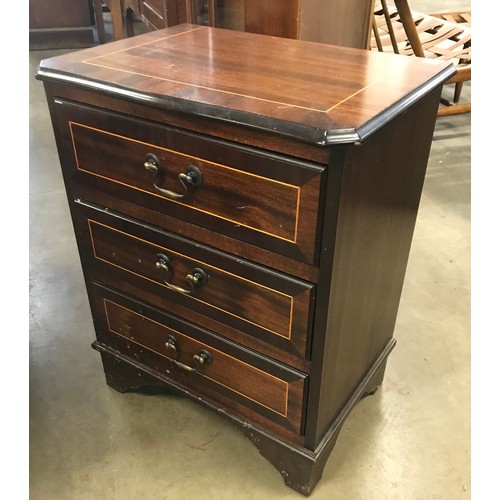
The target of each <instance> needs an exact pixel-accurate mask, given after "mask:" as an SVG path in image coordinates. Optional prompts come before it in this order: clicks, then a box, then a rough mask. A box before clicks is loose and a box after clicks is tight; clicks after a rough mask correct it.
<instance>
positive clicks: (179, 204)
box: [37, 25, 454, 495]
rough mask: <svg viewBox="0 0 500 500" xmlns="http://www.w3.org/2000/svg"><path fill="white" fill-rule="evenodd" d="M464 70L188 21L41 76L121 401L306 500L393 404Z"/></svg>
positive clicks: (102, 347)
mask: <svg viewBox="0 0 500 500" xmlns="http://www.w3.org/2000/svg"><path fill="white" fill-rule="evenodd" d="M453 71H454V70H453V68H452V66H451V65H446V64H441V63H438V64H434V63H430V62H429V61H427V60H412V59H410V58H405V57H398V56H393V55H386V54H380V53H370V52H368V51H360V50H355V49H346V48H340V47H333V46H326V45H320V44H313V43H307V42H300V41H295V40H284V39H280V38H273V37H267V36H263V35H252V34H247V33H240V32H236V31H228V30H221V29H215V28H207V27H200V26H193V25H180V26H175V27H171V28H168V29H166V30H160V31H157V32H153V33H148V34H145V35H141V36H138V37H135V38H131V39H127V40H121V41H118V42H115V43H112V44H108V45H105V46H100V47H94V48H91V49H86V50H82V51H78V52H74V53H71V54H66V55H63V56H59V57H56V58H52V59H48V60H45V61H42V63H41V65H40V68H39V71H38V74H37V77H38V78H39V79H40V80H43V82H44V85H45V90H46V95H47V100H48V105H49V109H50V113H51V118H52V122H53V126H54V132H55V137H56V141H57V146H58V150H59V155H60V161H61V166H62V171H63V176H64V181H65V186H66V190H67V194H68V202H69V207H70V210H71V214H72V219H73V224H74V229H75V235H76V239H77V242H78V248H79V252H80V257H81V263H82V268H83V274H84V279H85V282H86V286H87V289H88V295H89V301H90V306H91V312H92V316H93V319H94V324H95V331H96V340H95V342H94V343H93V347H94V348H95V349H96V350H97V351H98V352H99V353H100V354H101V357H102V362H103V367H104V372H105V375H106V381H107V383H108V384H109V385H110V386H111V387H113V388H115V389H117V390H118V391H121V392H125V391H131V390H142V389H146V388H150V387H151V386H153V387H156V388H157V389H158V388H162V389H164V390H168V391H174V392H176V393H179V394H183V395H185V396H186V397H190V398H193V399H195V400H196V401H198V402H200V404H203V405H205V406H206V407H208V408H210V409H213V410H216V411H218V412H219V413H220V414H222V415H225V416H226V417H227V418H230V419H232V420H233V421H235V422H236V423H238V424H239V425H240V426H241V429H242V431H243V432H244V433H245V435H247V436H248V437H249V438H250V439H251V440H252V442H253V443H254V444H255V445H256V446H257V448H258V449H259V451H260V453H261V454H262V455H263V456H264V457H266V458H267V459H268V460H269V461H270V462H271V463H272V464H273V465H274V466H275V467H276V468H277V469H278V470H279V471H280V472H281V474H282V475H283V477H284V479H285V482H286V484H287V485H289V486H290V487H292V488H294V489H296V490H297V491H299V492H301V493H303V494H305V495H307V494H309V493H310V492H311V491H312V489H313V488H314V486H315V484H316V483H317V481H318V480H319V478H320V477H321V473H322V470H323V467H324V465H325V462H326V460H327V458H328V456H329V455H330V452H331V451H332V449H333V446H334V444H335V440H336V438H337V435H338V433H339V431H340V429H341V427H342V425H343V423H344V421H345V419H346V418H347V415H348V414H349V411H350V410H351V409H352V407H353V406H354V405H355V403H356V402H357V401H358V400H359V399H360V398H361V397H363V396H364V395H366V394H370V393H372V392H374V391H375V390H376V388H377V387H378V386H379V385H380V383H381V382H382V379H383V375H384V370H385V365H386V362H387V358H388V355H389V353H390V351H391V350H392V348H393V347H394V344H395V340H394V338H393V330H394V324H395V320H396V315H397V309H398V303H399V298H400V294H401V289H402V285H403V280H404V273H405V267H406V263H407V258H408V253H409V249H410V244H411V238H412V232H413V228H414V223H415V219H416V214H417V209H418V203H419V198H420V194H421V189H422V184H423V180H424V176H425V169H426V164H427V158H428V154H429V149H430V144H431V140H432V134H433V127H434V122H435V118H436V110H437V106H438V102H439V96H440V91H441V87H442V85H443V83H444V82H445V81H446V80H447V79H448V78H449V77H450V76H451V75H452V74H453Z"/></svg>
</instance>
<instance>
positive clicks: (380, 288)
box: [306, 90, 439, 448]
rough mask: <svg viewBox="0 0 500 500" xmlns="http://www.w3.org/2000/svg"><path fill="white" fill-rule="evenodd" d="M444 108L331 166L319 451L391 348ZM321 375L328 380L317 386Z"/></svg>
mask: <svg viewBox="0 0 500 500" xmlns="http://www.w3.org/2000/svg"><path fill="white" fill-rule="evenodd" d="M438 102H439V90H438V91H434V92H432V93H431V94H429V95H428V96H427V97H426V98H424V99H423V100H422V101H421V102H420V104H419V106H415V107H412V108H410V109H409V110H407V112H406V113H405V114H404V115H402V116H400V117H398V118H397V119H395V120H394V121H393V122H392V123H391V124H389V125H387V126H386V127H384V128H383V129H382V130H380V131H379V132H378V133H377V134H376V136H374V137H372V138H370V139H369V140H368V141H367V142H366V143H365V144H363V145H362V146H361V147H358V148H349V149H345V150H343V151H341V152H339V155H342V156H343V158H342V159H341V158H340V157H337V158H335V157H334V158H333V162H334V163H335V159H337V161H338V162H339V163H340V162H342V165H343V167H342V169H341V171H340V172H337V175H338V177H337V178H335V179H334V181H333V182H332V184H331V185H330V186H329V190H330V191H329V192H327V195H326V196H327V198H328V199H330V200H331V201H332V203H333V204H334V205H335V206H336V208H335V213H336V219H335V220H325V225H324V235H323V244H324V247H327V246H328V247H329V248H331V250H332V253H330V254H329V256H328V257H327V259H325V261H323V262H322V266H323V265H324V266H325V267H324V268H323V267H321V268H320V273H319V276H320V277H319V282H318V297H319V299H318V300H320V301H323V300H324V302H321V303H319V304H318V308H317V311H318V313H317V314H316V316H315V325H314V331H315V332H318V331H328V332H329V333H330V335H329V336H327V337H326V338H325V339H324V343H323V342H322V341H321V340H320V339H318V338H316V339H315V340H317V341H315V343H314V347H313V352H312V358H311V365H312V366H314V367H315V368H316V369H317V371H315V372H314V373H312V374H311V377H312V380H311V388H312V390H311V394H310V397H309V405H310V406H309V409H310V410H309V411H311V412H313V413H314V414H317V417H316V418H313V419H311V420H308V422H309V423H311V427H309V428H308V429H307V433H306V436H307V441H306V443H307V445H308V446H310V447H311V448H315V447H316V446H317V445H318V443H319V441H320V440H321V439H322V438H323V436H324V434H325V432H326V429H328V428H329V427H330V425H331V423H332V421H333V420H334V419H335V418H336V415H337V414H338V412H339V411H341V409H342V408H343V407H344V405H345V404H346V401H347V398H348V397H349V396H350V394H351V393H352V392H353V391H354V389H355V387H357V385H358V384H359V382H360V380H361V379H362V378H363V376H364V374H365V372H366V366H371V365H372V363H373V362H374V360H375V359H377V357H378V356H379V354H380V353H381V352H382V351H383V350H384V348H385V347H386V346H387V344H388V343H389V342H390V340H391V337H392V334H393V331H394V324H395V320H396V316H397V309H398V305H399V298H400V295H401V290H402V287H403V280H404V275H405V270H406V263H407V259H408V254H409V251H410V245H411V239H412V235H413V229H414V225H415V221H416V214H417V209H418V204H419V201H420V194H421V190H422V185H423V182H424V176H425V169H426V166H427V158H428V155H429V149H430V144H431V141H432V134H433V128H432V127H425V126H424V125H423V124H425V123H430V122H432V120H433V118H432V117H433V115H434V114H435V112H436V109H437V106H438ZM330 259H333V260H332V261H330ZM325 289H327V290H328V291H326V290H325ZM347 346H349V347H347ZM347 352H348V355H347ZM322 364H323V367H328V368H327V369H325V368H322ZM316 376H318V377H320V380H321V381H319V380H318V382H317V383H314V381H313V377H314V378H315V377H316Z"/></svg>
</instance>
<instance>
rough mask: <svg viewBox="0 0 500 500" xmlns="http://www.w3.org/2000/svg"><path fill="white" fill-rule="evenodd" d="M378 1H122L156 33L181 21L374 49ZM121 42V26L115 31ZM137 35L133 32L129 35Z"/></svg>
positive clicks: (125, 7)
mask: <svg viewBox="0 0 500 500" xmlns="http://www.w3.org/2000/svg"><path fill="white" fill-rule="evenodd" d="M373 2H374V0H358V1H356V2H352V1H351V0H273V1H272V2H270V1H268V0H135V4H136V5H135V6H134V5H130V0H122V12H123V15H125V13H126V11H127V9H130V10H132V11H134V12H135V13H136V14H138V15H139V16H140V17H141V18H142V20H143V21H144V22H145V23H146V24H147V25H148V26H149V27H150V28H151V29H161V28H165V27H167V26H173V25H175V24H181V23H185V22H188V23H193V24H202V25H207V26H217V27H219V28H228V29H234V30H238V31H247V32H251V33H260V34H263V35H273V36H279V37H284V38H294V39H299V40H308V41H314V42H323V43H330V44H335V45H343V46H347V47H356V48H368V47H369V40H370V32H371V31H370V30H371V16H372V12H373ZM115 33H117V34H118V36H117V37H116V38H117V39H120V38H121V36H120V33H122V32H121V31H120V28H117V29H116V30H115ZM131 34H132V33H131V32H130V31H129V36H130V35H131Z"/></svg>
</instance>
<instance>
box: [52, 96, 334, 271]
mask: <svg viewBox="0 0 500 500" xmlns="http://www.w3.org/2000/svg"><path fill="white" fill-rule="evenodd" d="M55 104H56V109H57V111H58V118H59V123H60V127H61V132H62V134H63V135H64V137H65V138H66V142H67V144H68V150H67V154H68V160H69V161H70V162H71V163H72V164H73V165H74V167H73V168H74V170H75V173H76V174H78V175H75V177H74V178H73V180H74V181H75V182H78V183H80V182H81V183H82V184H85V185H90V186H91V187H92V189H93V190H94V191H93V192H94V193H95V199H93V197H92V196H93V194H92V193H89V194H88V196H90V198H88V200H87V201H90V202H94V203H100V201H99V198H98V193H99V192H101V191H104V192H109V193H110V194H112V195H113V196H114V197H117V198H119V199H126V200H127V201H128V202H130V203H132V204H133V205H136V206H142V207H145V208H147V209H150V210H154V211H155V212H158V213H160V214H165V215H168V216H169V217H174V218H177V219H179V220H181V221H185V222H187V223H191V224H195V225H197V226H200V227H204V228H207V229H210V230H211V231H213V232H214V233H220V234H224V235H226V236H229V237H230V238H234V239H236V240H239V241H242V242H247V243H250V244H252V245H254V246H257V247H260V248H263V249H267V250H270V251H272V252H274V253H277V254H279V255H283V256H287V257H290V258H292V259H294V260H298V261H300V262H303V263H306V264H313V265H316V264H317V261H318V258H319V251H318V248H317V237H318V234H317V229H318V218H319V210H320V207H319V200H320V195H321V189H322V184H323V180H324V179H325V177H326V176H325V175H324V173H325V166H324V165H318V164H314V163H311V162H305V161H303V160H299V159H294V158H287V157H284V156H278V155H275V154H271V153H267V152H265V151H258V150H254V149H252V148H250V147H247V146H244V145H241V144H235V143H229V142H226V141H222V140H219V139H214V138H211V137H208V136H202V135H200V134H196V133H193V132H187V131H185V130H180V129H174V128H172V127H166V126H162V125H159V124H157V123H153V122H148V121H145V120H141V119H133V118H131V117H129V116H126V115H121V114H118V113H115V112H111V111H107V110H101V109H98V108H90V107H87V106H82V105H78V104H76V103H72V102H69V101H65V100H56V102H55ZM151 157H153V158H154V160H153V162H151V161H150V160H151ZM193 171H196V172H197V174H196V181H193V178H192V177H190V179H189V182H185V179H186V177H185V176H187V175H188V174H189V175H191V174H192V172H193ZM181 176H184V180H181ZM198 181H199V182H198ZM132 209H133V208H132ZM129 215H133V214H132V213H130V214H129ZM166 229H168V228H166Z"/></svg>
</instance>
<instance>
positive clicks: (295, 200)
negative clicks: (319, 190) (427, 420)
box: [69, 121, 301, 243]
mask: <svg viewBox="0 0 500 500" xmlns="http://www.w3.org/2000/svg"><path fill="white" fill-rule="evenodd" d="M69 127H70V130H71V137H72V141H73V149H74V152H75V159H76V163H77V168H78V170H80V171H82V172H86V173H89V174H92V175H96V176H98V177H101V178H103V179H106V180H108V181H111V182H116V183H117V184H122V185H124V186H127V187H129V188H132V189H136V190H139V191H142V192H144V193H147V194H149V195H152V196H156V197H157V198H161V199H167V200H168V201H169V202H172V203H177V204H181V205H184V206H185V205H186V203H185V201H183V202H181V201H177V200H174V199H170V198H165V196H162V195H161V194H157V193H155V192H152V191H151V189H150V188H149V189H144V188H142V187H141V186H138V185H137V184H133V185H132V184H128V183H127V182H123V181H121V180H120V179H118V178H116V177H110V176H106V175H104V174H103V173H100V172H99V171H98V170H97V169H96V168H95V166H94V169H92V166H91V165H83V166H82V163H84V162H82V161H81V160H80V157H79V154H78V147H77V141H76V140H75V137H76V136H77V134H78V128H83V129H87V130H89V131H93V132H95V133H98V134H105V135H107V136H108V137H114V138H117V139H119V140H123V141H126V142H130V143H136V144H141V145H143V146H146V147H148V148H149V149H150V150H152V151H153V150H154V151H157V150H161V151H164V152H167V153H171V154H173V155H176V156H180V157H184V158H186V159H189V160H195V161H196V162H202V163H203V164H204V167H205V168H204V170H205V169H206V168H207V166H212V167H214V168H218V169H220V168H222V169H227V170H228V171H229V172H231V174H230V175H233V176H234V175H236V176H248V177H249V178H251V179H252V180H251V182H252V183H263V184H265V183H269V185H270V186H271V187H270V189H272V190H273V192H274V193H275V195H276V198H277V199H279V200H281V201H283V200H284V199H286V200H287V201H289V203H288V205H287V206H288V212H289V214H291V215H292V216H291V217H290V223H289V224H284V223H280V224H279V225H278V226H277V227H275V228H274V229H275V232H270V231H266V230H264V229H262V228H259V227H257V226H256V225H252V224H249V223H245V220H244V219H243V218H240V219H236V218H234V219H231V218H228V217H224V216H223V215H222V214H220V213H214V212H210V211H208V210H204V209H203V208H199V207H197V206H193V205H189V207H190V208H191V209H192V210H196V211H198V212H202V213H205V214H208V215H212V216H214V217H218V218H221V219H224V220H226V221H228V222H231V223H234V224H238V225H240V226H243V227H248V228H249V229H252V230H254V231H258V232H261V233H264V234H268V235H270V236H272V237H274V238H279V239H282V240H285V241H289V242H291V243H297V231H298V223H299V210H300V196H301V192H300V186H294V185H293V184H288V183H286V182H282V181H278V180H275V179H270V178H267V177H263V176H260V175H256V174H252V173H250V172H244V171H242V170H237V169H235V168H232V167H229V166H227V165H222V164H220V163H215V162H211V161H208V160H205V159H203V158H198V157H195V156H191V155H187V154H184V153H181V152H179V151H174V150H171V149H168V148H163V147H159V146H155V145H154V144H149V143H147V142H143V141H139V140H137V139H132V138H130V137H125V136H121V135H119V134H114V133H111V132H107V131H105V130H100V129H97V128H95V127H90V126H88V125H84V124H82V123H75V122H71V121H70V122H69ZM144 178H145V179H146V180H149V179H148V178H147V176H146V174H144ZM245 208H248V207H245V206H241V207H240V209H245Z"/></svg>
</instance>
